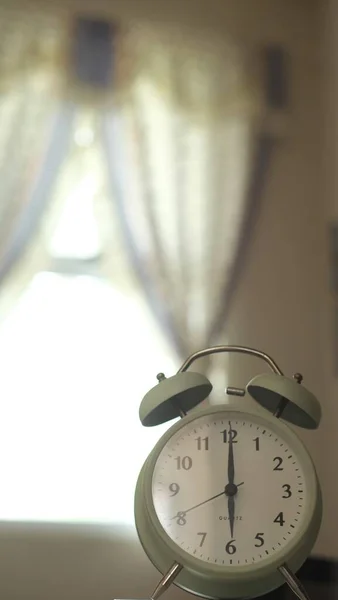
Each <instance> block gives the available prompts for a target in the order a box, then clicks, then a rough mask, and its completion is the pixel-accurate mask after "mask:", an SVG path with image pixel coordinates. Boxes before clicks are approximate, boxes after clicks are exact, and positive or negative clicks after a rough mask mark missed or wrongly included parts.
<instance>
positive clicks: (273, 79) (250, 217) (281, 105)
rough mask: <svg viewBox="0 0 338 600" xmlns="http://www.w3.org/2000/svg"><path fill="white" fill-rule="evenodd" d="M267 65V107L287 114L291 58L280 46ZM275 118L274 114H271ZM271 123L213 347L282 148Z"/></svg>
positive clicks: (256, 162) (267, 55)
mask: <svg viewBox="0 0 338 600" xmlns="http://www.w3.org/2000/svg"><path fill="white" fill-rule="evenodd" d="M262 62H263V82H262V86H263V94H264V97H265V106H266V107H267V108H268V109H269V110H270V111H271V112H273V111H274V110H277V111H278V110H286V108H287V105H288V98H289V77H288V73H287V56H286V52H285V50H284V48H282V47H280V46H267V47H266V48H264V50H263V52H262ZM270 114H271V113H270ZM268 128H269V123H267V124H266V123H265V122H264V120H263V122H262V125H261V132H260V133H259V134H258V136H257V140H256V144H255V153H254V157H253V161H252V167H251V175H250V181H249V185H248V190H247V200H246V212H245V216H244V220H243V224H242V230H241V232H240V235H239V238H238V248H237V252H236V254H235V260H234V263H233V265H232V270H231V274H230V278H229V279H228V281H227V282H226V285H225V287H224V290H223V295H222V301H221V305H220V311H219V313H218V315H217V317H216V319H215V321H214V323H213V326H212V328H211V330H210V335H209V343H210V344H211V343H212V341H213V340H214V339H215V338H216V337H217V334H218V332H219V331H221V330H223V328H224V324H225V323H226V322H227V319H228V317H229V313H230V308H231V305H232V301H233V298H234V295H235V293H236V290H237V286H238V283H239V281H240V279H241V276H242V273H243V270H244V267H245V264H246V262H247V259H248V256H249V253H250V247H251V243H252V239H253V236H254V233H255V225H256V223H257V221H258V218H259V216H260V213H261V209H262V204H263V197H264V190H265V185H266V181H267V178H268V176H269V172H270V166H271V163H272V160H273V155H274V152H275V149H276V146H277V145H278V137H277V136H276V135H275V134H274V133H270V132H269V129H268Z"/></svg>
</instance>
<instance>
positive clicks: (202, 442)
mask: <svg viewBox="0 0 338 600" xmlns="http://www.w3.org/2000/svg"><path fill="white" fill-rule="evenodd" d="M196 441H197V450H209V438H208V437H205V438H202V437H198V438H197V439H196Z"/></svg>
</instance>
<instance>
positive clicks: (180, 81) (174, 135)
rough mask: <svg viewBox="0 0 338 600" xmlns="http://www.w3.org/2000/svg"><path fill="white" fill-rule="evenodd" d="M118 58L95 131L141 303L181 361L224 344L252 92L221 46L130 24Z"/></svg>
mask: <svg viewBox="0 0 338 600" xmlns="http://www.w3.org/2000/svg"><path fill="white" fill-rule="evenodd" d="M123 51H124V52H125V60H124V62H122V67H124V68H122V67H121V72H118V73H117V82H118V83H119V82H120V84H121V90H122V91H121V95H120V97H119V94H118V93H117V101H116V103H115V104H114V105H113V106H112V108H111V111H110V112H109V113H108V114H107V116H106V119H105V130H104V131H105V141H106V148H107V155H108V159H109V169H110V176H111V184H112V189H113V194H112V199H113V201H114V204H115V210H116V211H117V214H118V218H119V219H120V223H121V227H122V228H123V231H124V235H125V240H126V244H127V246H128V247H129V251H130V260H131V262H132V264H133V266H134V268H135V271H136V272H137V274H138V276H139V278H140V280H141V281H142V285H143V288H144V291H145V294H146V296H147V298H148V302H149V304H150V305H151V306H152V310H153V312H154V313H155V315H156V316H157V319H158V321H159V322H160V323H161V325H162V326H163V327H164V330H165V331H166V335H167V336H168V337H169V339H170V340H171V343H172V345H173V348H174V349H175V351H176V352H177V353H178V355H179V356H180V358H182V357H183V356H186V355H187V354H189V353H190V352H192V351H194V350H196V349H198V348H201V347H203V346H206V345H208V344H210V343H212V342H215V340H216V338H217V336H218V335H219V334H220V333H221V332H223V333H224V335H225V322H224V321H223V318H222V304H223V301H224V293H225V291H226V290H227V289H228V288H231V287H232V285H233V281H232V270H233V266H234V262H235V260H236V257H237V254H238V251H239V246H240V245H241V242H242V240H241V236H242V233H243V223H244V220H245V216H246V211H247V207H248V194H247V192H248V189H249V187H250V177H251V172H252V163H253V160H254V155H255V150H256V142H257V136H256V134H257V129H258V127H259V124H260V119H261V116H262V101H261V94H260V90H259V85H258V80H257V79H256V78H255V76H254V73H255V70H254V69H253V70H252V73H253V75H252V76H251V74H250V70H249V66H248V61H249V57H248V54H247V53H246V51H245V50H244V49H243V47H241V46H240V45H237V44H235V43H234V42H232V41H231V40H227V39H225V40H224V39H218V38H217V37H216V36H215V37H214V38H212V39H211V38H208V37H206V36H202V34H200V33H198V32H193V33H192V32H191V31H187V30H185V31H183V30H179V29H173V28H169V27H163V28H161V27H158V28H156V31H155V29H154V28H151V27H147V26H143V27H142V26H138V27H137V28H135V30H133V29H132V30H131V31H129V32H128V33H127V35H126V39H125V41H124V44H122V50H121V54H122V57H123V56H124V54H123ZM253 62H254V61H253Z"/></svg>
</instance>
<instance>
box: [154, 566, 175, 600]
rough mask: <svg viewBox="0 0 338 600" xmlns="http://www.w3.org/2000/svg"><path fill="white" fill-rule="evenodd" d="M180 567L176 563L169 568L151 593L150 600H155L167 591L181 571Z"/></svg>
mask: <svg viewBox="0 0 338 600" xmlns="http://www.w3.org/2000/svg"><path fill="white" fill-rule="evenodd" d="M182 568H183V567H182V565H180V564H179V563H177V562H174V564H173V565H172V566H171V567H170V569H169V571H167V573H165V575H163V577H162V579H161V581H160V582H159V583H158V584H157V586H156V588H155V589H154V591H153V593H152V594H151V596H150V598H151V600H157V599H158V598H159V597H160V596H162V594H163V593H164V592H165V591H166V590H167V589H168V587H169V586H170V585H171V584H172V583H173V581H174V580H175V579H176V577H177V575H178V574H179V572H180V571H182Z"/></svg>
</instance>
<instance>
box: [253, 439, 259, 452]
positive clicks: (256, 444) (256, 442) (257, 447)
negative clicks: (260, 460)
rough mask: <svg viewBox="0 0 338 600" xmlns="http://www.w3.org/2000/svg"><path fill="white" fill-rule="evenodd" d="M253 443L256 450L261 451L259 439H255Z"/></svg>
mask: <svg viewBox="0 0 338 600" xmlns="http://www.w3.org/2000/svg"><path fill="white" fill-rule="evenodd" d="M253 441H254V442H255V447H256V450H259V437H256V438H254V439H253Z"/></svg>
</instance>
